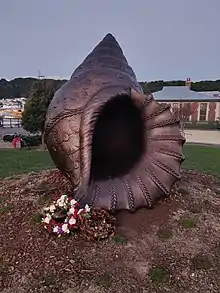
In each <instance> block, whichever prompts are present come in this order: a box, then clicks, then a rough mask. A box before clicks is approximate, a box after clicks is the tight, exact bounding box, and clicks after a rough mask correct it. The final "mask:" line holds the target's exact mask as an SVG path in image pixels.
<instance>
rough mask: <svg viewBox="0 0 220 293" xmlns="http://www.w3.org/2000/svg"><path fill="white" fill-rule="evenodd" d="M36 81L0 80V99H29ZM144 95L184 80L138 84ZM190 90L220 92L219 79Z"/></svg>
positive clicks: (57, 82) (56, 83) (194, 84)
mask: <svg viewBox="0 0 220 293" xmlns="http://www.w3.org/2000/svg"><path fill="white" fill-rule="evenodd" d="M37 80H38V79H36V78H31V77H28V78H22V77H19V78H15V79H12V80H10V81H7V80H6V79H4V78H3V79H0V99H3V98H20V97H25V98H28V97H29V92H30V89H31V88H32V85H33V83H34V82H36V81H37ZM45 82H46V83H47V82H48V83H53V84H54V86H55V88H60V87H61V86H62V85H63V84H64V83H65V82H66V80H53V79H45ZM140 84H141V86H142V88H143V90H144V92H145V93H147V92H150V93H152V92H157V91H160V90H162V88H163V86H183V85H185V81H184V80H173V81H163V80H157V81H150V82H140ZM191 89H192V90H194V91H198V92H203V91H204V92H205V91H220V79H219V80H215V81H212V80H207V81H197V82H192V84H191Z"/></svg>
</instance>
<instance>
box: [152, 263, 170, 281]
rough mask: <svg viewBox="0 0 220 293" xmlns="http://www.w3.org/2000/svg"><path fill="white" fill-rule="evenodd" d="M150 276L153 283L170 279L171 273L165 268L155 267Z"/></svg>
mask: <svg viewBox="0 0 220 293" xmlns="http://www.w3.org/2000/svg"><path fill="white" fill-rule="evenodd" d="M149 277H150V279H151V281H152V282H153V283H164V282H166V281H167V280H168V278H169V274H168V272H167V271H166V269H165V268H162V267H154V268H151V269H150V271H149Z"/></svg>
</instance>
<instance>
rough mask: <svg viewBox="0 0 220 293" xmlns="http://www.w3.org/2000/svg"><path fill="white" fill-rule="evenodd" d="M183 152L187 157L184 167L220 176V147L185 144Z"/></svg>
mask: <svg viewBox="0 0 220 293" xmlns="http://www.w3.org/2000/svg"><path fill="white" fill-rule="evenodd" d="M183 152H184V155H185V157H186V160H185V161H184V163H183V167H185V168H186V169H191V170H197V171H200V172H202V173H206V174H211V175H217V176H220V148H218V147H211V146H208V147H207V146H196V145H185V146H184V150H183Z"/></svg>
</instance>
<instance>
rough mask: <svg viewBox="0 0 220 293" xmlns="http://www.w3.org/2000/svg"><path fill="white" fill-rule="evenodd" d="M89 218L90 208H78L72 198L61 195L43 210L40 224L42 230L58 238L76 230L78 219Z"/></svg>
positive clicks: (86, 206)
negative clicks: (42, 226) (42, 227)
mask: <svg viewBox="0 0 220 293" xmlns="http://www.w3.org/2000/svg"><path fill="white" fill-rule="evenodd" d="M82 216H83V217H85V218H90V217H91V216H90V207H89V206H88V205H85V207H84V208H83V209H80V208H79V204H78V202H77V201H76V200H75V199H73V198H72V197H68V196H67V195H62V196H61V197H59V198H58V199H57V200H55V201H54V202H53V204H51V205H50V206H49V207H46V208H44V216H43V218H42V223H43V225H44V228H45V229H46V230H47V231H48V232H49V233H51V234H55V235H57V236H58V237H61V236H67V235H69V234H70V233H71V232H74V231H76V230H77V229H78V219H79V217H82Z"/></svg>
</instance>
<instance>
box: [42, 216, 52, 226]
mask: <svg viewBox="0 0 220 293" xmlns="http://www.w3.org/2000/svg"><path fill="white" fill-rule="evenodd" d="M50 220H51V215H50V214H46V217H45V219H44V220H43V222H44V223H46V224H49V223H50Z"/></svg>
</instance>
